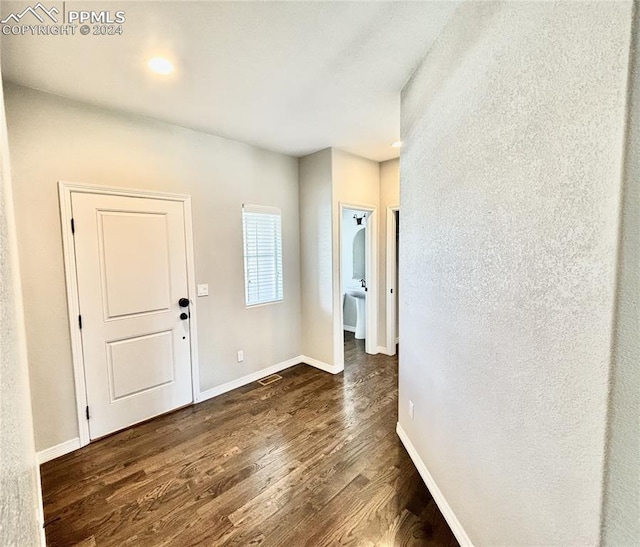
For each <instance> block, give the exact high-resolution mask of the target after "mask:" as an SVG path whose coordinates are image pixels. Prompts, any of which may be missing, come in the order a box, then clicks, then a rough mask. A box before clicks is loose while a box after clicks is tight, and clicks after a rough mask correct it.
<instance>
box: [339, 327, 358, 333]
mask: <svg viewBox="0 0 640 547" xmlns="http://www.w3.org/2000/svg"><path fill="white" fill-rule="evenodd" d="M342 330H346V331H347V332H353V333H355V332H356V328H355V327H352V326H351V325H342Z"/></svg>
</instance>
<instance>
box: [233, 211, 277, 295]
mask: <svg viewBox="0 0 640 547" xmlns="http://www.w3.org/2000/svg"><path fill="white" fill-rule="evenodd" d="M242 225H243V242H244V287H245V302H246V305H247V306H255V305H257V304H266V303H268V302H278V301H281V300H282V298H283V283H282V221H281V214H280V209H277V208H275V207H264V206H260V205H243V206H242Z"/></svg>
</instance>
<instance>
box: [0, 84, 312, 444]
mask: <svg viewBox="0 0 640 547" xmlns="http://www.w3.org/2000/svg"><path fill="white" fill-rule="evenodd" d="M7 91H8V93H7V117H8V125H9V144H10V148H11V154H12V159H13V173H14V185H15V201H16V217H17V227H18V241H19V245H20V260H21V266H22V280H23V286H24V296H25V298H24V304H25V313H26V325H27V339H28V350H29V360H30V373H31V381H32V393H33V410H34V422H35V429H36V448H37V449H38V450H43V449H45V448H48V447H51V446H54V445H56V444H58V443H61V442H64V441H68V440H70V439H73V438H75V437H77V435H78V431H77V423H76V422H77V419H76V413H75V403H74V383H73V370H72V363H71V353H70V339H69V327H68V319H67V304H66V292H65V282H64V275H63V268H64V266H63V260H62V241H61V236H60V218H59V208H58V197H57V181H58V180H69V181H75V182H88V183H94V184H101V185H105V186H123V187H129V188H142V189H151V190H159V191H168V192H176V193H185V194H191V196H192V198H193V199H192V207H193V231H194V240H195V241H194V243H195V266H196V282H197V283H208V284H209V296H208V297H204V298H199V299H198V301H197V303H196V305H197V307H198V308H197V309H198V335H199V336H198V339H199V344H200V347H199V358H200V387H201V389H202V390H206V389H209V388H212V387H215V386H218V385H221V384H224V383H226V382H228V381H231V380H233V379H235V378H239V377H242V376H245V375H247V374H250V373H252V372H255V371H258V370H260V369H262V368H264V367H267V366H270V365H273V364H275V363H279V362H281V361H285V360H287V359H290V358H292V357H295V356H297V355H299V354H300V270H299V268H300V257H299V245H300V238H299V232H298V228H299V219H298V212H299V210H298V162H297V160H296V159H295V158H291V157H288V156H284V155H281V154H275V153H272V152H268V151H265V150H261V149H258V148H254V147H251V146H248V145H245V144H241V143H238V142H234V141H229V140H226V139H222V138H218V137H214V136H212V135H207V134H204V133H198V132H196V131H191V130H187V129H183V128H179V127H175V126H171V125H167V124H164V123H160V122H154V121H151V120H148V119H145V118H136V117H132V116H127V115H120V114H116V113H112V112H109V111H106V110H102V109H98V108H93V107H89V106H86V105H83V104H81V103H76V102H73V101H69V100H64V99H60V98H57V97H54V96H51V95H47V94H44V93H40V92H37V91H33V90H29V89H27V88H20V87H15V86H9V87H8V90H7ZM242 203H255V204H264V205H273V206H277V207H280V208H281V209H282V229H283V265H284V283H285V286H284V302H282V303H278V304H273V305H269V306H262V307H257V308H251V309H246V308H245V305H244V273H243V264H244V262H243V258H242V222H241V206H242ZM239 349H243V350H244V362H243V363H236V351H237V350H239Z"/></svg>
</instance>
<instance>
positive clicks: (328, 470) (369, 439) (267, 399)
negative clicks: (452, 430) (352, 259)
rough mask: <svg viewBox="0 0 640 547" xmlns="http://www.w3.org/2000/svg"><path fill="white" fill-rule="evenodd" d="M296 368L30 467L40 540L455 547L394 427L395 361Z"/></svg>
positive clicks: (355, 348) (349, 345)
mask: <svg viewBox="0 0 640 547" xmlns="http://www.w3.org/2000/svg"><path fill="white" fill-rule="evenodd" d="M345 361H346V365H345V372H344V373H343V374H340V375H337V376H332V375H330V374H327V373H325V372H321V371H319V370H317V369H314V368H311V367H309V366H307V365H297V366H295V367H293V368H290V369H288V370H286V371H284V372H282V373H280V374H281V375H282V377H283V378H282V380H279V381H278V382H275V383H273V384H271V385H268V386H261V385H259V384H258V383H254V384H251V385H247V386H244V387H242V388H240V389H237V390H235V391H232V392H230V393H227V394H225V395H221V396H220V397H217V398H215V399H212V400H210V401H207V402H204V403H201V404H199V405H196V406H192V407H188V408H185V409H182V410H178V411H176V412H173V413H171V414H168V415H165V416H162V417H159V418H156V419H154V420H151V421H149V422H146V423H144V424H141V425H138V426H135V427H132V428H130V429H128V430H126V431H123V432H120V433H117V434H115V435H112V436H110V437H108V438H105V439H102V440H100V441H97V442H95V443H92V444H90V445H89V446H87V447H85V448H83V449H81V450H79V451H77V452H75V453H73V454H69V455H67V456H64V457H62V458H59V459H57V460H54V461H51V462H48V463H46V464H44V465H43V466H42V484H43V497H44V509H45V521H46V523H45V526H46V528H45V530H46V536H47V543H48V545H51V546H63V545H64V546H66V545H84V546H90V545H107V546H108V545H120V546H128V545H153V546H156V545H177V546H180V547H182V546H188V545H213V546H217V545H229V546H231V545H238V546H253V545H261V546H281V545H282V546H287V547H298V546H300V547H306V546H313V547H323V546H333V545H352V546H374V545H377V546H384V547H391V546H405V545H407V546H419V545H420V546H446V547H453V546H456V545H458V544H457V542H456V540H455V538H454V537H453V535H452V533H451V531H450V530H449V528H448V526H447V523H446V522H445V520H444V518H443V517H442V515H441V514H440V512H439V510H438V508H437V506H436V505H435V503H434V501H433V499H432V498H431V495H430V494H429V491H428V490H427V488H426V487H425V486H424V484H423V482H422V480H421V479H420V476H419V475H418V473H417V471H416V469H415V467H414V466H413V463H412V462H411V460H410V459H409V456H408V455H407V453H406V451H405V450H404V448H403V447H402V445H401V443H400V441H399V440H398V437H397V436H396V433H395V425H396V417H397V360H396V359H395V358H392V357H387V356H383V355H376V356H371V355H366V354H365V353H364V344H363V342H362V341H358V340H355V339H354V338H353V335H351V334H349V333H345Z"/></svg>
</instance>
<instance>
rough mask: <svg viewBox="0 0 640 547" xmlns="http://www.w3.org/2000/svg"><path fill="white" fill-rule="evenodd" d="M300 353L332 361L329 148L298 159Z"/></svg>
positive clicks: (332, 310) (330, 180) (327, 362)
mask: <svg viewBox="0 0 640 547" xmlns="http://www.w3.org/2000/svg"><path fill="white" fill-rule="evenodd" d="M299 184H300V275H301V291H302V353H303V354H304V355H306V356H308V357H311V358H313V359H317V360H318V361H321V362H323V363H326V364H328V365H333V364H334V363H333V355H334V344H333V340H334V337H333V315H334V309H333V272H332V260H333V254H332V252H333V251H332V237H333V236H332V206H331V200H332V189H331V185H332V174H331V149H329V148H327V149H326V150H321V151H320V152H316V153H315V154H311V155H310V156H305V157H304V158H300V160H299Z"/></svg>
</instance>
